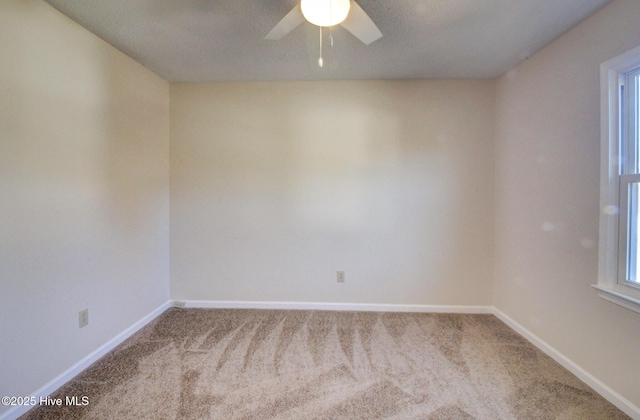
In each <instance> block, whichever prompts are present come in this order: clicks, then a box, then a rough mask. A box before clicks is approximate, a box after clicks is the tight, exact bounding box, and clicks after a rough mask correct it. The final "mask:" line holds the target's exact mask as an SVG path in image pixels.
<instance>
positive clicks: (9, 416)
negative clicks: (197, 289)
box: [0, 301, 171, 420]
mask: <svg viewBox="0 0 640 420" xmlns="http://www.w3.org/2000/svg"><path fill="white" fill-rule="evenodd" d="M170 307H171V302H170V301H167V302H165V303H163V304H162V305H160V306H159V307H158V308H156V309H154V310H153V311H152V312H151V313H149V314H148V315H146V316H145V317H143V318H142V319H141V320H139V321H138V322H136V323H135V324H133V325H132V326H130V327H129V328H127V329H126V330H124V331H122V332H121V333H120V334H118V335H116V336H115V337H113V338H112V339H111V340H109V341H107V342H106V343H105V344H104V345H102V346H100V347H99V348H98V349H96V350H95V351H94V352H92V353H91V354H89V355H88V356H86V357H85V358H84V359H82V360H80V361H79V362H78V363H76V364H75V365H73V366H71V367H70V368H69V369H67V370H66V371H64V372H62V373H61V374H60V375H58V376H56V377H55V378H53V379H52V380H51V381H49V382H48V383H47V384H46V385H44V386H43V387H42V388H40V389H38V390H37V391H36V392H34V393H33V394H31V396H32V397H35V398H36V401H39V400H40V397H47V396H49V395H51V394H53V393H54V392H55V391H56V390H57V389H58V388H60V387H61V386H62V385H64V384H66V383H67V382H69V381H70V380H71V379H73V378H74V377H75V376H76V375H78V374H79V373H80V372H82V371H83V370H85V369H86V368H88V367H89V366H91V364H93V363H94V362H96V361H97V360H98V359H100V358H101V357H102V356H104V355H105V354H107V353H108V352H110V351H111V350H113V349H114V348H115V347H116V346H118V345H119V344H120V343H122V342H123V341H124V340H126V339H127V338H129V337H131V336H132V335H133V334H135V333H136V332H137V331H138V330H140V329H141V328H142V327H144V326H145V325H147V324H148V323H149V322H151V321H153V320H154V319H155V318H156V317H158V316H159V315H160V314H161V313H163V312H164V311H166V310H167V309H169V308H170ZM31 408H33V407H32V406H16V407H13V408H11V409H9V410H7V411H6V412H4V413H3V414H2V415H0V420H14V419H17V418H18V417H20V416H21V415H23V414H25V413H26V412H27V411H29V410H30V409H31Z"/></svg>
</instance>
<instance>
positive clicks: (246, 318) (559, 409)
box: [23, 309, 628, 420]
mask: <svg viewBox="0 0 640 420" xmlns="http://www.w3.org/2000/svg"><path fill="white" fill-rule="evenodd" d="M67 396H78V397H82V396H86V397H88V401H89V404H88V405H86V406H66V405H63V406H62V407H37V408H35V409H33V410H31V411H30V412H29V413H27V414H26V415H25V416H24V417H23V418H26V419H76V418H83V419H84V418H86V419H206V418H211V419H271V418H277V419H305V420H307V419H379V418H384V419H429V420H435V419H464V420H470V419H536V420H543V419H581V420H582V419H594V420H595V419H598V420H601V419H627V418H628V417H627V416H625V415H624V414H623V413H622V412H621V411H619V410H618V409H616V408H615V407H614V406H613V405H611V404H610V403H609V402H607V401H606V400H604V399H603V398H602V397H600V396H599V395H598V394H596V393H595V392H593V391H592V390H591V389H590V388H589V387H587V386H586V385H585V384H583V383H582V382H580V381H579V380H578V379H577V378H576V377H575V376H573V375H572V374H571V373H569V372H568V371H566V370H565V369H563V368H562V367H561V366H560V365H558V364H557V363H555V362H554V361H553V360H552V359H550V358H549V357H547V356H546V355H544V354H543V353H542V352H540V351H539V350H537V349H536V348H535V347H533V346H532V345H531V344H530V343H528V342H527V341H526V340H524V339H523V338H522V337H520V336H519V335H518V334H516V333H515V332H513V330H511V329H510V328H508V327H507V326H506V325H505V324H503V323H502V322H501V321H499V320H498V319H497V318H496V317H494V316H492V315H443V314H408V313H403V314H398V313H361V312H324V311H276V310H204V309H170V310H168V311H167V312H165V313H164V314H163V315H161V316H160V317H158V318H157V319H156V320H155V321H154V322H153V323H151V324H150V325H148V326H147V327H145V328H144V329H142V330H141V331H140V332H138V333H137V334H136V335H134V336H133V337H131V338H130V339H129V340H127V341H126V342H125V343H123V344H122V345H121V346H119V347H118V348H116V349H115V350H114V351H112V352H111V353H109V354H108V355H106V356H105V357H104V358H102V359H101V360H99V361H98V362H96V363H95V364H94V365H92V366H91V367H90V368H89V369H87V370H86V371H85V372H83V373H82V374H80V375H79V376H78V377H76V378H75V379H74V380H73V381H71V382H69V383H68V384H67V385H65V386H64V387H62V388H61V389H60V390H59V391H58V392H57V393H56V395H54V397H60V398H63V399H64V398H65V397H67Z"/></svg>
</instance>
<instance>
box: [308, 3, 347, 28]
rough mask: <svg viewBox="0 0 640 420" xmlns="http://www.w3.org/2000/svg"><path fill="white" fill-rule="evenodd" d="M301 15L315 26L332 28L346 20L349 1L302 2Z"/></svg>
mask: <svg viewBox="0 0 640 420" xmlns="http://www.w3.org/2000/svg"><path fill="white" fill-rule="evenodd" d="M300 8H301V9H302V15H303V16H304V18H305V19H306V20H308V21H309V22H311V23H313V24H314V25H317V26H324V27H327V26H333V25H337V24H339V23H341V22H342V21H344V20H345V19H346V18H347V15H348V14H349V9H350V8H351V1H350V0H302V1H301V2H300Z"/></svg>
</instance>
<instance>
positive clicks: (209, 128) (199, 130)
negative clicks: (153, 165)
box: [171, 81, 494, 305]
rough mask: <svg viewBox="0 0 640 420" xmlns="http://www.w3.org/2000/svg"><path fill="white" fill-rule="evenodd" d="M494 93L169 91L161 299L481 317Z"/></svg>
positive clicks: (325, 85) (253, 87)
mask: <svg viewBox="0 0 640 420" xmlns="http://www.w3.org/2000/svg"><path fill="white" fill-rule="evenodd" d="M493 89H494V84H493V82H491V81H398V82H390V81H361V82H277V83H217V84H172V85H171V296H172V298H174V299H192V300H239V301H293V302H333V303H335V302H339V303H344V302H349V303H391V304H422V305H425V304H427V305H428V304H431V305H489V304H491V295H492V290H491V287H492V286H491V284H492V280H491V276H492V270H493V267H492V244H493V146H492V142H493V122H494V114H493V109H494V102H493ZM336 270H345V271H346V282H345V283H344V284H338V283H337V282H336Z"/></svg>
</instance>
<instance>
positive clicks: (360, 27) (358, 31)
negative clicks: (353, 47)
mask: <svg viewBox="0 0 640 420" xmlns="http://www.w3.org/2000/svg"><path fill="white" fill-rule="evenodd" d="M340 25H342V27H343V28H345V29H346V30H347V31H349V32H351V33H352V34H353V36H355V37H356V38H358V39H359V40H360V41H362V42H364V43H365V44H367V45H369V44H371V43H372V42H373V41H376V40H378V39H380V38H382V32H380V29H378V27H377V26H376V24H375V23H373V21H372V20H371V18H370V17H369V16H368V15H367V12H365V11H364V10H362V7H360V6H359V5H358V3H356V2H355V1H352V2H351V10H349V14H348V15H347V18H346V19H345V20H344V22H342V23H341V24H340Z"/></svg>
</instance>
